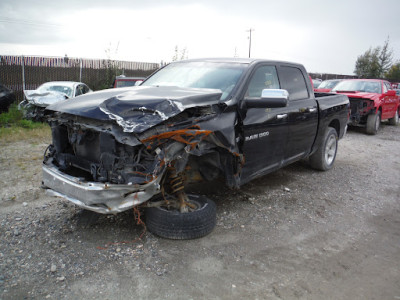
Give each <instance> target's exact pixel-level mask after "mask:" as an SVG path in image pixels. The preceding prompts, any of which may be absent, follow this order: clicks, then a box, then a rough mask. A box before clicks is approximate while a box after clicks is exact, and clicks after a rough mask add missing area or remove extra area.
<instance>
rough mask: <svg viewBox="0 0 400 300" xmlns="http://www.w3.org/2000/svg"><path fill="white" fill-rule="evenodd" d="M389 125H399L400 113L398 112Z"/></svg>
mask: <svg viewBox="0 0 400 300" xmlns="http://www.w3.org/2000/svg"><path fill="white" fill-rule="evenodd" d="M389 124H390V125H393V126H396V125H397V124H399V111H398V110H396V114H395V115H394V117H393V118H391V119H389Z"/></svg>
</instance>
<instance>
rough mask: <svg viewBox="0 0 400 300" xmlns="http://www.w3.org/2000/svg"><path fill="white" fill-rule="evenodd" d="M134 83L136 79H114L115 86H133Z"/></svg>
mask: <svg viewBox="0 0 400 300" xmlns="http://www.w3.org/2000/svg"><path fill="white" fill-rule="evenodd" d="M135 83H136V80H118V79H117V81H116V87H117V88H120V87H127V86H134V85H135Z"/></svg>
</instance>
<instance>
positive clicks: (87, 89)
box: [83, 85, 89, 94]
mask: <svg viewBox="0 0 400 300" xmlns="http://www.w3.org/2000/svg"><path fill="white" fill-rule="evenodd" d="M87 92H89V88H88V86H87V85H83V94H86V93H87Z"/></svg>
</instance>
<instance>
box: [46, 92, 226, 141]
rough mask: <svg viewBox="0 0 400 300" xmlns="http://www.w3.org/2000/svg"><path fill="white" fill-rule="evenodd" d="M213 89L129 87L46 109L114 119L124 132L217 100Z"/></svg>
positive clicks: (159, 121)
mask: <svg viewBox="0 0 400 300" xmlns="http://www.w3.org/2000/svg"><path fill="white" fill-rule="evenodd" d="M221 95H222V92H221V91H220V90H215V89H192V88H179V87H168V86H166V87H152V86H149V87H147V86H143V87H139V86H138V87H129V88H119V89H109V90H105V91H99V92H94V93H90V94H87V95H83V96H80V97H79V98H74V99H71V100H69V101H64V102H62V103H55V104H53V105H51V106H49V107H47V110H52V111H58V112H62V113H68V114H72V115H78V116H81V117H86V118H91V119H97V120H109V119H113V120H115V121H116V122H117V123H118V124H119V125H120V126H121V127H122V128H123V130H124V132H135V133H141V132H143V131H145V130H147V129H149V128H151V127H153V126H155V125H157V124H160V123H161V122H163V121H165V120H167V119H168V118H171V117H173V116H175V115H177V114H179V113H180V112H182V111H184V110H185V109H187V108H190V107H195V106H205V105H212V104H216V103H218V101H219V99H220V97H221Z"/></svg>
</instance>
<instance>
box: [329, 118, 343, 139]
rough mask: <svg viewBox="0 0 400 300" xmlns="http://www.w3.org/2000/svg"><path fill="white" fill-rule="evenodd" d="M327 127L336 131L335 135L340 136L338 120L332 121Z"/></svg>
mask: <svg viewBox="0 0 400 300" xmlns="http://www.w3.org/2000/svg"><path fill="white" fill-rule="evenodd" d="M328 126H329V127H332V128H334V129H335V130H336V133H337V135H338V136H339V135H340V122H339V120H332V121H331V122H330V123H329V125H328Z"/></svg>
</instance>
